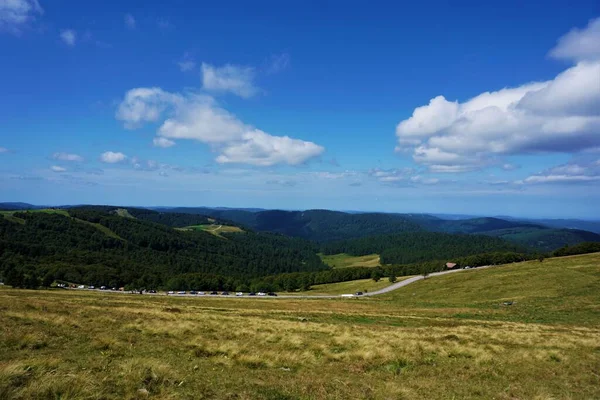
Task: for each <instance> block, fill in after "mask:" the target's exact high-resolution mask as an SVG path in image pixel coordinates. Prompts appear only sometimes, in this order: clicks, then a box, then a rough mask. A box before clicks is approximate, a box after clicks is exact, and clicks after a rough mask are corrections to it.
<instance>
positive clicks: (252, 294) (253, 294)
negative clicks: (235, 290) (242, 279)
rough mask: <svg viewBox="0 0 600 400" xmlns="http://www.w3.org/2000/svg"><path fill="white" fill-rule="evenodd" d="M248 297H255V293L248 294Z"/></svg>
mask: <svg viewBox="0 0 600 400" xmlns="http://www.w3.org/2000/svg"><path fill="white" fill-rule="evenodd" d="M248 296H256V293H254V292H250V293H248Z"/></svg>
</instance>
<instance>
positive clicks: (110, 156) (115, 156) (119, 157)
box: [100, 151, 127, 164]
mask: <svg viewBox="0 0 600 400" xmlns="http://www.w3.org/2000/svg"><path fill="white" fill-rule="evenodd" d="M126 159H127V156H126V155H125V154H123V153H120V152H112V151H106V152H104V153H102V154H101V155H100V161H102V162H103V163H107V164H116V163H120V162H123V161H125V160H126Z"/></svg>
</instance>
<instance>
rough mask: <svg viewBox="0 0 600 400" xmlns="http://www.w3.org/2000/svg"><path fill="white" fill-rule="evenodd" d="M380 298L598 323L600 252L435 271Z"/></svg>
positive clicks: (467, 313)
mask: <svg viewBox="0 0 600 400" xmlns="http://www.w3.org/2000/svg"><path fill="white" fill-rule="evenodd" d="M383 298H384V299H386V300H387V301H391V302H393V303H395V304H402V307H408V308H423V309H432V308H436V307H444V308H448V309H453V308H454V309H456V310H457V312H460V313H461V314H460V317H461V318H472V319H482V318H485V319H497V320H504V321H519V322H541V323H579V324H588V325H598V324H599V323H600V314H599V313H598V304H599V303H600V253H592V254H586V255H577V256H569V257H557V258H551V259H546V260H544V262H539V261H537V260H534V261H526V262H522V263H516V264H511V265H503V266H498V267H494V268H487V269H481V270H473V271H465V272H460V273H457V274H450V275H444V276H439V277H435V278H431V279H427V280H423V281H419V282H416V283H414V284H412V285H411V286H410V289H409V290H398V291H395V292H391V293H389V294H386V295H384V296H383ZM510 301H512V302H513V305H511V306H510V307H505V306H503V303H504V302H510Z"/></svg>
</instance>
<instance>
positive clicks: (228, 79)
mask: <svg viewBox="0 0 600 400" xmlns="http://www.w3.org/2000/svg"><path fill="white" fill-rule="evenodd" d="M254 75H255V71H254V68H252V67H243V66H238V65H231V64H226V65H224V66H222V67H215V66H212V65H210V64H206V63H202V86H203V88H204V90H208V91H212V92H231V93H233V94H236V95H238V96H240V97H243V98H248V97H252V96H254V95H255V94H257V93H258V92H259V89H258V88H257V87H256V86H254V82H253V81H254Z"/></svg>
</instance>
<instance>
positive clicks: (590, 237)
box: [482, 227, 600, 252]
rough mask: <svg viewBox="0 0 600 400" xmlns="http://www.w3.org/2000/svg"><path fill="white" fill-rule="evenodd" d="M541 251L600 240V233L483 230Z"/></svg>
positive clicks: (548, 229) (535, 229) (558, 230)
mask: <svg viewBox="0 0 600 400" xmlns="http://www.w3.org/2000/svg"><path fill="white" fill-rule="evenodd" d="M482 234H484V235H489V236H495V237H498V238H502V239H505V240H508V241H511V242H513V243H518V244H521V245H523V246H527V247H530V248H533V249H536V250H540V251H545V252H547V251H553V250H556V249H557V248H559V247H562V246H565V245H567V246H571V245H575V244H578V243H583V242H600V235H599V234H597V233H593V232H588V231H581V230H576V229H552V228H538V227H517V228H507V229H498V230H492V231H487V232H482Z"/></svg>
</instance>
